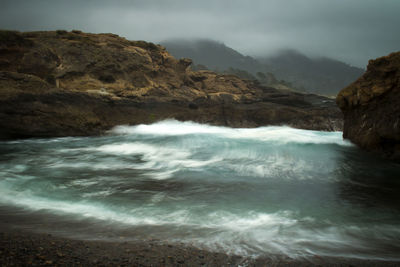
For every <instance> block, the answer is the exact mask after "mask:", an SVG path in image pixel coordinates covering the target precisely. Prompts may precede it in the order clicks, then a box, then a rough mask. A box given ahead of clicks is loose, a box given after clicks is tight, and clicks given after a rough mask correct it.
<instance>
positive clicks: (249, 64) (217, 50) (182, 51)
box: [161, 39, 264, 73]
mask: <svg viewBox="0 0 400 267" xmlns="http://www.w3.org/2000/svg"><path fill="white" fill-rule="evenodd" d="M161 45H163V46H165V47H166V48H167V50H168V51H169V52H170V53H171V54H172V55H173V56H174V57H176V58H183V57H187V58H191V59H192V60H193V61H194V64H197V65H204V66H206V67H207V68H209V69H212V70H217V71H225V70H227V69H229V68H234V69H241V70H245V71H248V72H250V73H256V72H258V71H261V70H263V68H264V66H263V64H261V63H260V62H258V61H257V60H255V59H254V58H252V57H249V56H245V55H242V54H241V53H239V52H238V51H236V50H234V49H232V48H230V47H228V46H226V45H225V44H223V43H220V42H217V41H213V40H209V39H197V40H184V39H173V40H167V41H164V42H161Z"/></svg>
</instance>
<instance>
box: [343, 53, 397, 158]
mask: <svg viewBox="0 0 400 267" xmlns="http://www.w3.org/2000/svg"><path fill="white" fill-rule="evenodd" d="M336 101H337V104H338V106H339V107H340V108H341V110H342V111H343V114H344V130H343V137H344V138H348V139H350V140H351V141H352V142H354V143H355V144H357V145H359V146H360V147H362V148H364V149H366V150H369V151H374V152H378V153H380V154H382V155H384V156H386V157H388V158H392V159H394V160H397V161H400V52H397V53H392V54H390V55H388V56H385V57H381V58H378V59H375V60H370V62H369V64H368V68H367V71H366V73H365V74H364V75H363V76H362V77H360V78H359V79H358V80H357V81H355V82H354V83H353V84H351V85H350V86H348V87H347V88H344V89H343V90H342V91H341V92H340V93H339V94H338V96H337V99H336Z"/></svg>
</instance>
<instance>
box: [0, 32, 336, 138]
mask: <svg viewBox="0 0 400 267" xmlns="http://www.w3.org/2000/svg"><path fill="white" fill-rule="evenodd" d="M190 64H191V60H190V59H181V60H176V59H175V58H173V57H172V56H171V55H170V54H169V53H168V52H167V51H166V50H165V49H164V48H163V47H161V46H158V45H154V44H152V43H146V42H143V41H128V40H126V39H124V38H121V37H119V36H117V35H114V34H88V33H82V32H79V31H72V32H66V31H56V32H27V33H19V32H10V31H0V138H2V139H5V138H19V137H50V136H69V135H95V134H100V133H102V132H103V131H105V130H107V129H109V128H111V127H113V126H115V125H121V124H139V123H152V122H155V121H158V120H162V119H167V118H175V119H178V120H192V121H196V122H201V123H209V124H214V125H226V126H232V127H256V126H262V125H283V124H284V125H290V126H293V127H298V128H304V129H317V130H328V131H329V130H340V129H341V127H342V114H341V113H340V110H339V109H338V108H337V107H336V105H335V104H334V101H333V100H331V99H328V98H324V97H320V96H316V95H304V94H299V93H291V92H282V91H278V90H276V89H273V88H267V87H262V86H259V85H258V84H256V83H254V82H252V81H248V80H242V79H240V78H238V77H236V76H233V75H219V74H216V73H214V72H210V71H199V72H193V71H191V70H190Z"/></svg>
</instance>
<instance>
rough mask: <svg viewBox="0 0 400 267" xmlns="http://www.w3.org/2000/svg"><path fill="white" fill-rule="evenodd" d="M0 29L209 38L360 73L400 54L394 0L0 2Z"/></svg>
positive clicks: (397, 7) (244, 49)
mask: <svg viewBox="0 0 400 267" xmlns="http://www.w3.org/2000/svg"><path fill="white" fill-rule="evenodd" d="M1 5H2V8H1V10H0V27H1V28H6V29H16V30H22V31H30V30H54V29H67V30H71V29H81V30H84V31H88V32H113V33H117V34H120V35H122V36H125V37H127V38H128V39H141V40H148V41H152V42H160V41H163V40H166V39H171V38H184V39H190V38H209V39H214V40H218V41H222V42H224V43H225V44H226V45H228V46H230V47H232V48H234V49H236V50H238V51H240V52H241V53H243V54H247V55H265V54H270V53H273V52H275V51H277V50H280V49H286V48H293V49H297V50H300V51H302V52H304V53H306V54H308V55H311V56H329V57H333V58H336V59H340V60H343V61H345V62H348V63H351V64H354V65H357V66H365V65H366V63H367V60H368V59H370V58H375V57H378V56H383V55H386V54H388V53H389V52H393V51H396V50H399V48H400V30H399V27H398V25H400V16H398V11H399V10H400V1H398V0H335V1H332V0H329V1H328V0H301V1H300V0H253V1H242V0H219V1H218V0H203V1H189V0H159V1H154V0H153V1H152V0H147V1H146V0H143V1H137V0H120V1H109V0H97V1H94V0H86V1H77V0H69V1H60V0H36V1H22V0H2V1H1Z"/></svg>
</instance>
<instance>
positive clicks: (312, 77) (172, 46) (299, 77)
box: [161, 39, 364, 96]
mask: <svg viewBox="0 0 400 267" xmlns="http://www.w3.org/2000/svg"><path fill="white" fill-rule="evenodd" d="M161 44H162V45H163V46H165V47H166V48H167V50H168V51H169V52H170V53H171V54H172V55H173V56H174V57H176V58H183V57H186V58H191V59H193V61H194V68H198V67H199V65H200V66H201V67H204V66H205V67H207V68H208V69H211V70H214V71H218V72H229V73H233V74H236V75H238V76H241V77H242V78H250V79H251V78H254V79H258V80H260V81H261V82H264V81H265V78H266V77H267V78H268V81H267V83H268V85H271V81H272V83H273V82H275V83H277V82H279V83H280V84H282V83H283V84H287V85H289V87H292V88H295V89H297V90H300V91H305V92H311V93H317V94H322V95H332V96H333V95H336V94H337V93H338V92H339V90H341V89H342V88H344V87H345V86H347V85H348V84H350V83H351V82H353V81H354V80H356V79H357V78H358V77H359V76H361V75H362V74H363V72H364V70H363V69H361V68H357V67H352V66H350V65H348V64H346V63H344V62H341V61H338V60H335V59H331V58H327V57H321V58H310V57H307V56H305V55H303V54H302V53H300V52H298V51H296V50H285V51H281V52H279V53H276V54H275V55H269V56H265V57H259V58H253V57H250V56H245V55H243V54H241V53H239V52H237V51H236V50H234V49H232V48H230V47H228V46H226V45H225V44H223V43H220V42H217V41H213V40H208V39H198V40H179V39H174V40H167V41H164V42H162V43H161ZM271 74H272V75H271Z"/></svg>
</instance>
